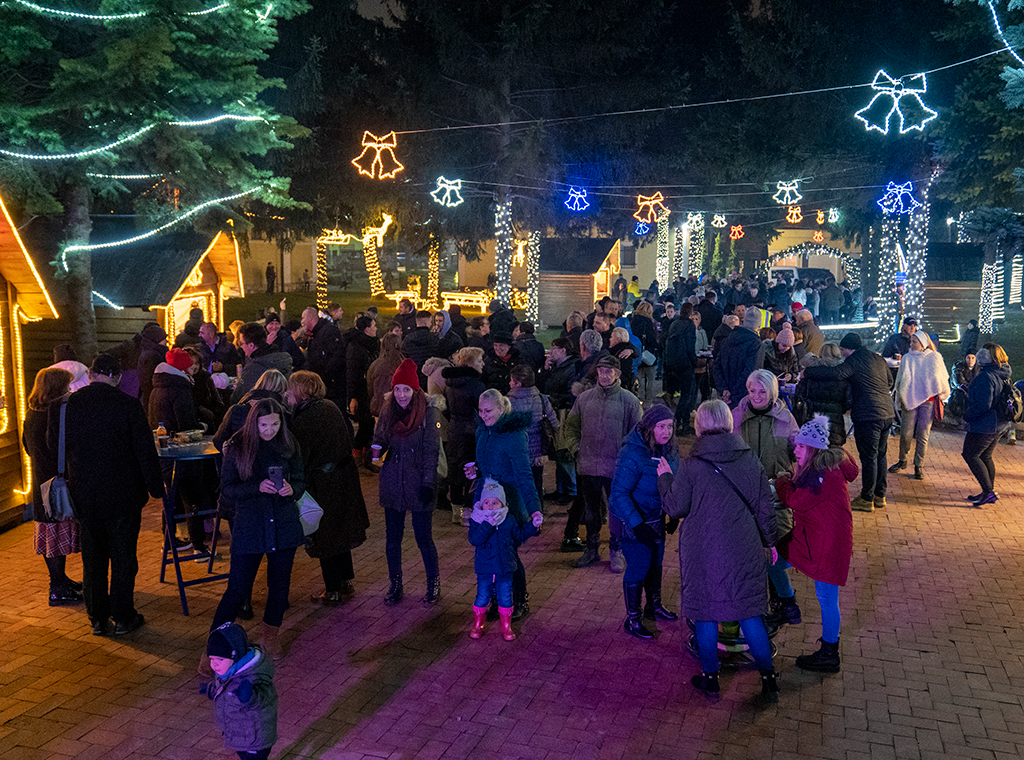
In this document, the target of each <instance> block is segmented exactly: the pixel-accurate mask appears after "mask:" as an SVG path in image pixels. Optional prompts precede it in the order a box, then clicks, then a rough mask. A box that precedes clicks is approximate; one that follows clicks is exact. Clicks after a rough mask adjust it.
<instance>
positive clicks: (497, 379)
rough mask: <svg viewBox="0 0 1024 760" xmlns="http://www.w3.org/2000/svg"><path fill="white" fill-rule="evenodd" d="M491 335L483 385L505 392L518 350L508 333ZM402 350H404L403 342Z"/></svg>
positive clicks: (516, 362) (516, 361)
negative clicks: (492, 337)
mask: <svg viewBox="0 0 1024 760" xmlns="http://www.w3.org/2000/svg"><path fill="white" fill-rule="evenodd" d="M492 335H493V336H494V343H493V344H492V346H491V349H490V350H489V351H487V352H486V353H485V354H484V372H483V381H484V385H486V386H487V387H488V388H496V389H498V390H499V391H501V392H502V393H504V394H507V393H508V391H509V381H510V379H511V377H512V368H513V367H514V366H515V365H517V364H519V352H518V351H517V350H516V349H515V346H514V345H513V344H514V342H515V341H513V340H512V336H511V335H509V334H508V333H492ZM402 350H403V351H404V350H405V346H404V344H403V346H402Z"/></svg>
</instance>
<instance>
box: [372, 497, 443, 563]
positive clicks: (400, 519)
mask: <svg viewBox="0 0 1024 760" xmlns="http://www.w3.org/2000/svg"><path fill="white" fill-rule="evenodd" d="M433 520H434V511H433V510H425V511H424V510H417V511H415V512H412V532H413V535H414V536H416V545H417V546H418V547H419V548H420V555H421V556H422V557H423V568H424V569H425V570H426V571H427V577H428V578H433V577H436V576H438V575H440V574H441V573H440V571H439V570H438V566H437V547H435V546H434V536H433V532H432V531H433ZM384 534H385V538H384V554H385V555H386V556H387V560H388V575H401V574H402V536H403V535H404V534H405V512H399V511H398V510H397V509H385V510H384Z"/></svg>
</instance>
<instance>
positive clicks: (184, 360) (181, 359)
mask: <svg viewBox="0 0 1024 760" xmlns="http://www.w3.org/2000/svg"><path fill="white" fill-rule="evenodd" d="M164 361H166V362H167V363H168V364H170V365H171V366H172V367H174V368H175V369H180V370H181V371H182V372H188V370H189V367H191V366H192V356H191V355H190V354H189V352H188V351H186V350H185V349H183V348H172V349H171V350H170V351H168V352H167V354H166V355H165V356H164Z"/></svg>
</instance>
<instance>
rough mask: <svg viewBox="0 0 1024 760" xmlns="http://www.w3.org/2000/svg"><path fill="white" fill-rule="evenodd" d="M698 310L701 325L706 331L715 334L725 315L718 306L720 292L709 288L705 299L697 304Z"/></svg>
mask: <svg viewBox="0 0 1024 760" xmlns="http://www.w3.org/2000/svg"><path fill="white" fill-rule="evenodd" d="M697 311H699V312H700V326H701V327H702V328H703V329H704V332H705V333H707V334H708V335H714V334H715V331H716V330H717V329H718V326H719V325H720V324H722V317H723V316H724V312H723V311H722V310H721V308H719V306H718V293H716V292H715V291H713V290H709V291H708V292H707V295H705V296H704V300H703V301H701V302H700V303H699V304H697Z"/></svg>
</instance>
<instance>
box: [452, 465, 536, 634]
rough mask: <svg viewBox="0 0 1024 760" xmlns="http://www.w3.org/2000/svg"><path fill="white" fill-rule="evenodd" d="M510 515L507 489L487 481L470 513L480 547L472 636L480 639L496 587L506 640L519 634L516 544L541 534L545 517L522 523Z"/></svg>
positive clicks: (471, 529)
mask: <svg viewBox="0 0 1024 760" xmlns="http://www.w3.org/2000/svg"><path fill="white" fill-rule="evenodd" d="M507 517H508V507H507V506H505V489H504V488H502V487H501V485H500V484H499V483H498V482H497V481H495V480H492V479H491V478H487V480H486V481H484V487H483V490H482V491H481V493H480V501H478V502H477V503H476V504H474V505H473V513H472V514H471V515H470V523H469V542H470V543H471V544H473V546H475V547H476V559H475V560H474V563H473V565H474V569H475V570H476V601H475V602H474V604H473V628H472V630H471V631H470V633H469V635H470V637H471V638H474V639H479V638H480V637H481V636H483V635H484V617H485V615H486V614H487V604H488V602H489V601H490V598H491V589H492V588H494V589H495V591H496V593H497V597H498V615H499V618H500V620H501V635H502V636H503V637H504V639H505V641H513V640H514V639H515V637H516V635H515V633H514V632H513V631H512V572H513V571H514V570H515V569H516V547H517V546H519V545H520V544H522V543H523V542H524V541H526V539H528V538H529V537H530V536H535V535H537V528H538V527H539V522H540V521H541V519H542V518H541V517H540V515H539V514H537V515H536V516H535V517H534V520H533V522H532V523H525V524H523V525H520V524H519V523H518V522H517V521H516V520H515V519H511V520H509V519H506V518H507Z"/></svg>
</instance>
